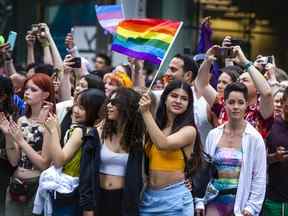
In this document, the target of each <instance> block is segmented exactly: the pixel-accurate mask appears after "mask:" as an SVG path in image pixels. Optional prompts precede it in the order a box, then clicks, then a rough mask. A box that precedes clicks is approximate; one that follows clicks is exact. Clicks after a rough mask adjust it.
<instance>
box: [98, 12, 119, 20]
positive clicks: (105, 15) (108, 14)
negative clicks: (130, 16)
mask: <svg viewBox="0 0 288 216" xmlns="http://www.w3.org/2000/svg"><path fill="white" fill-rule="evenodd" d="M97 17H98V19H103V20H104V19H115V18H122V19H123V15H122V12H121V11H117V12H104V13H100V14H97Z"/></svg>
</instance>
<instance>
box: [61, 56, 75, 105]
mask: <svg viewBox="0 0 288 216" xmlns="http://www.w3.org/2000/svg"><path fill="white" fill-rule="evenodd" d="M72 58H73V57H72V56H71V55H66V56H65V59H64V62H63V68H64V70H63V73H61V74H60V98H59V102H61V101H65V100H70V99H71V88H72V86H71V82H70V76H71V73H72V70H73V68H71V67H70V66H71V65H72V64H73V62H71V60H72Z"/></svg>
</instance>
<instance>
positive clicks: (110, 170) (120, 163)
mask: <svg viewBox="0 0 288 216" xmlns="http://www.w3.org/2000/svg"><path fill="white" fill-rule="evenodd" d="M100 157H101V163H100V169H99V171H100V173H103V174H107V175H115V176H125V171H126V165H127V161H128V153H115V152H113V151H111V150H110V149H109V148H108V147H107V146H106V145H105V143H104V144H103V145H102V148H101V152H100Z"/></svg>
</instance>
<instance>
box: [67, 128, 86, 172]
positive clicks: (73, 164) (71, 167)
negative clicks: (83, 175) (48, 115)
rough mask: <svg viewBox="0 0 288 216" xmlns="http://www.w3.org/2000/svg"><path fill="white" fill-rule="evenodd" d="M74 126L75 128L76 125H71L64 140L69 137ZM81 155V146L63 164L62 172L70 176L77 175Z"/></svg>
mask: <svg viewBox="0 0 288 216" xmlns="http://www.w3.org/2000/svg"><path fill="white" fill-rule="evenodd" d="M75 128H77V126H74V127H71V128H70V129H69V130H68V131H67V134H66V135H67V136H65V139H64V142H66V141H67V140H68V139H69V138H70V136H71V135H72V133H73V131H74V129H75ZM81 155H82V147H80V149H79V150H78V151H77V152H76V153H75V155H74V156H73V158H72V159H71V160H70V161H69V162H68V163H67V164H65V165H64V166H63V173H65V174H67V175H69V176H72V177H79V176H80V160H81Z"/></svg>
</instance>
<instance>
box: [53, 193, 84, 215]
mask: <svg viewBox="0 0 288 216" xmlns="http://www.w3.org/2000/svg"><path fill="white" fill-rule="evenodd" d="M52 196H53V195H52ZM52 204H53V213H52V215H53V216H80V212H79V200H78V202H74V201H73V202H70V203H67V202H65V203H62V202H59V201H58V200H55V199H53V198H52Z"/></svg>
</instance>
